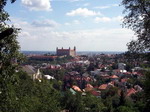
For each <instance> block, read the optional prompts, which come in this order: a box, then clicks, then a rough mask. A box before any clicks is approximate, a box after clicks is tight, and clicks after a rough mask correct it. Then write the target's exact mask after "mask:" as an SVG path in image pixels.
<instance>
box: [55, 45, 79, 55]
mask: <svg viewBox="0 0 150 112" xmlns="http://www.w3.org/2000/svg"><path fill="white" fill-rule="evenodd" d="M56 54H57V56H64V55H66V56H72V57H74V56H76V47H74V49H70V47H69V49H63V47H62V48H61V49H58V47H57V48H56Z"/></svg>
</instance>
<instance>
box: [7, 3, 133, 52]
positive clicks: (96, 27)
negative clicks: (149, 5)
mask: <svg viewBox="0 0 150 112" xmlns="http://www.w3.org/2000/svg"><path fill="white" fill-rule="evenodd" d="M120 2H121V0H17V1H16V2H15V3H14V4H10V3H9V4H7V6H6V10H7V11H8V13H9V14H10V19H11V24H13V25H15V26H16V27H18V28H21V32H20V34H19V37H18V41H19V43H20V46H21V50H30V51H33V50H34V51H55V50H56V47H59V48H61V47H64V48H69V47H72V48H73V47H74V46H76V47H77V50H78V51H126V50H127V46H126V44H127V43H128V42H130V41H131V40H132V39H133V38H135V37H133V36H134V33H133V32H132V31H131V30H129V29H125V28H122V25H121V24H122V18H123V16H124V15H123V14H122V12H123V9H124V8H123V7H122V6H120Z"/></svg>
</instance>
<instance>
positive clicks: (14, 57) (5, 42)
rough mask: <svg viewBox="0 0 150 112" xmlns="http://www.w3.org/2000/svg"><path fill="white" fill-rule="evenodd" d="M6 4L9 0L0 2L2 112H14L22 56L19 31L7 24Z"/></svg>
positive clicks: (0, 103)
mask: <svg viewBox="0 0 150 112" xmlns="http://www.w3.org/2000/svg"><path fill="white" fill-rule="evenodd" d="M14 1H15V0H11V3H13V2H14ZM6 3H7V0H1V1H0V36H1V37H0V111H1V112H10V111H12V112H13V110H14V109H15V108H16V109H17V107H18V105H17V97H16V94H15V89H14V87H15V86H16V85H17V83H18V81H17V76H16V75H15V73H16V70H17V69H18V61H19V60H20V59H21V55H20V53H19V45H18V42H17V40H16V38H17V34H18V31H19V29H17V28H14V27H13V26H9V25H7V24H6V22H7V21H8V20H9V15H8V13H7V12H6V11H5V10H4V6H5V5H6Z"/></svg>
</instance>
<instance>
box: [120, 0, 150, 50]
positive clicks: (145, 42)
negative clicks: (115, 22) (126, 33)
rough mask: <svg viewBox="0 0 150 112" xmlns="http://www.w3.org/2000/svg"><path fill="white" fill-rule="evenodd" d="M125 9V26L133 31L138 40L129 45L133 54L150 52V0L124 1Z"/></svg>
mask: <svg viewBox="0 0 150 112" xmlns="http://www.w3.org/2000/svg"><path fill="white" fill-rule="evenodd" d="M122 5H123V6H124V7H125V10H124V13H127V15H126V16H125V17H124V21H123V23H124V26H125V27H128V28H130V29H132V30H133V31H134V32H135V34H136V35H137V37H138V39H137V40H133V41H131V42H130V43H128V49H129V51H131V52H142V51H149V50H150V1H149V0H123V1H122Z"/></svg>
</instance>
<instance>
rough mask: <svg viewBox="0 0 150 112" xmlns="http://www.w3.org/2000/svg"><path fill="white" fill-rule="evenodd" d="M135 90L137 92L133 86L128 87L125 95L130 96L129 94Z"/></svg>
mask: <svg viewBox="0 0 150 112" xmlns="http://www.w3.org/2000/svg"><path fill="white" fill-rule="evenodd" d="M136 92H137V91H136V90H135V89H134V88H131V89H128V90H127V94H126V96H130V95H132V94H135V93H136Z"/></svg>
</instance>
